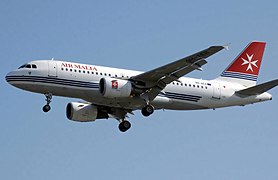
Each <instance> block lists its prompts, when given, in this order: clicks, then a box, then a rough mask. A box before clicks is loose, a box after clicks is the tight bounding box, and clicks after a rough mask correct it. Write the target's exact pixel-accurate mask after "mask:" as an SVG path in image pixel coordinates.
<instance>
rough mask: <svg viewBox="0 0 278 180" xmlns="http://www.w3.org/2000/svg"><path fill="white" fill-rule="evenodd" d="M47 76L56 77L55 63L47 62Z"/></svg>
mask: <svg viewBox="0 0 278 180" xmlns="http://www.w3.org/2000/svg"><path fill="white" fill-rule="evenodd" d="M48 76H49V77H57V62H56V61H48Z"/></svg>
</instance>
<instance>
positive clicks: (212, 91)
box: [6, 60, 271, 110]
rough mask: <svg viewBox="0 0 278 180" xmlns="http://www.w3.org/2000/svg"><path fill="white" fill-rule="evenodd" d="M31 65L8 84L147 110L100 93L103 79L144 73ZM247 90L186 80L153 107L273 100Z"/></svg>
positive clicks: (166, 91)
mask: <svg viewBox="0 0 278 180" xmlns="http://www.w3.org/2000/svg"><path fill="white" fill-rule="evenodd" d="M28 64H31V65H35V66H34V67H33V68H32V66H31V67H30V68H26V67H25V68H19V69H17V70H14V71H12V72H10V73H9V74H8V75H7V76H6V80H7V81H8V82H9V83H10V84H12V85H13V86H15V87H18V88H21V89H24V90H27V91H31V92H36V93H42V94H47V93H51V94H53V95H56V96H64V97H71V98H80V99H83V100H85V101H87V102H90V103H93V104H95V105H100V106H110V107H124V108H126V109H131V110H136V109H141V108H142V107H144V106H145V102H144V100H143V99H142V98H140V96H131V97H128V98H106V97H103V96H102V94H101V93H100V92H99V80H100V79H101V78H105V77H113V78H119V79H128V78H130V77H131V76H135V75H138V74H140V73H142V72H139V71H132V70H125V69H118V68H109V67H103V66H94V65H86V64H79V63H72V62H65V61H56V60H53V61H52V60H38V61H32V62H29V63H28ZM244 88H246V87H244V86H243V85H240V84H237V83H231V82H226V81H221V80H218V79H215V80H210V81H208V80H202V79H193V78H187V77H182V78H180V79H179V81H175V82H173V83H171V84H168V85H167V86H166V87H165V89H164V90H163V91H162V92H161V93H160V94H159V95H158V96H157V97H156V98H155V99H154V100H153V101H152V102H151V104H152V105H153V106H154V107H155V109H175V110H195V109H210V108H220V107H227V106H238V105H240V106H241V105H246V104H252V103H256V102H260V101H266V100H270V99H271V95H270V94H268V93H263V94H261V95H257V96H248V97H245V98H244V97H239V96H237V95H236V94H235V91H237V90H241V89H244Z"/></svg>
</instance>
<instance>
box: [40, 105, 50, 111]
mask: <svg viewBox="0 0 278 180" xmlns="http://www.w3.org/2000/svg"><path fill="white" fill-rule="evenodd" d="M50 109H51V107H50V106H49V105H45V106H43V108H42V110H43V112H48V111H50Z"/></svg>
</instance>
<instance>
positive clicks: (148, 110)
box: [141, 105, 154, 116]
mask: <svg viewBox="0 0 278 180" xmlns="http://www.w3.org/2000/svg"><path fill="white" fill-rule="evenodd" d="M153 112H154V107H153V106H151V105H147V106H145V107H143V108H142V110H141V113H142V114H143V116H149V115H151V114H152V113H153Z"/></svg>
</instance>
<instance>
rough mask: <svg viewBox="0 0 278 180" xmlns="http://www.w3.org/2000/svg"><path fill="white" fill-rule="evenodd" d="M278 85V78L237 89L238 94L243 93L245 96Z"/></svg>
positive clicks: (259, 92) (256, 93) (257, 93)
mask: <svg viewBox="0 0 278 180" xmlns="http://www.w3.org/2000/svg"><path fill="white" fill-rule="evenodd" d="M277 85H278V79H276V80H272V81H269V82H266V83H263V84H259V85H256V86H253V87H250V88H247V89H243V90H240V91H237V92H236V94H238V95H243V96H253V95H259V94H262V93H264V92H266V91H268V90H270V89H272V88H274V87H275V86H277Z"/></svg>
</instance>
